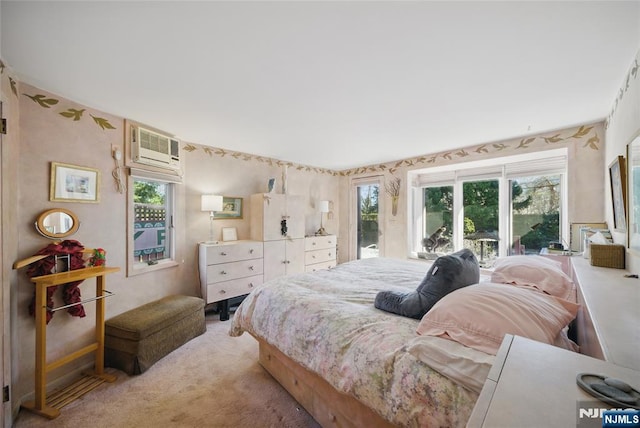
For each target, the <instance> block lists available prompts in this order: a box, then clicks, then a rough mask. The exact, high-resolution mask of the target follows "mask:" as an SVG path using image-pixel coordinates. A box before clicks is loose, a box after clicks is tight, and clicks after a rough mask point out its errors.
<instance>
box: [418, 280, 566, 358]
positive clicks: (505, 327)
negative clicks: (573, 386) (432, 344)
mask: <svg viewBox="0 0 640 428" xmlns="http://www.w3.org/2000/svg"><path fill="white" fill-rule="evenodd" d="M577 312H578V305H576V304H574V303H571V302H567V301H564V300H561V299H557V298H555V297H553V296H549V295H547V294H544V293H542V292H540V291H537V290H535V289H532V288H530V287H519V286H515V287H505V286H504V285H501V284H493V283H490V282H483V283H479V284H476V285H470V286H468V287H464V288H460V289H458V290H456V291H454V292H452V293H449V294H447V295H446V296H445V297H443V298H442V299H440V301H438V302H437V303H436V304H435V305H434V306H433V308H431V310H430V311H429V312H427V313H426V315H425V316H424V317H423V318H422V320H421V321H420V323H419V324H418V328H417V332H418V334H421V335H428V336H441V337H446V338H448V339H451V340H454V341H456V342H458V343H461V344H463V345H465V346H468V347H470V348H474V349H477V350H478V351H483V352H486V353H488V354H491V355H495V354H496V352H498V348H499V347H500V344H501V343H502V339H503V338H504V335H505V334H507V333H509V334H513V335H518V336H523V337H527V338H529V339H533V340H537V341H539V342H543V343H548V344H551V345H552V344H553V343H554V342H555V340H556V337H557V336H558V334H559V333H560V331H561V330H562V329H563V328H564V327H565V326H566V325H567V324H569V322H571V320H573V319H574V318H575V316H576V313H577Z"/></svg>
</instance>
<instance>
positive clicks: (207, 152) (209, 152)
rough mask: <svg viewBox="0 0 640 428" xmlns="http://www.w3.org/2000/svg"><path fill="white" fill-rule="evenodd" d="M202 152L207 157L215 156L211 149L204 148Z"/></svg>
mask: <svg viewBox="0 0 640 428" xmlns="http://www.w3.org/2000/svg"><path fill="white" fill-rule="evenodd" d="M203 150H204V152H205V153H206V154H208V155H209V156H213V155H215V151H214V150H213V149H212V148H210V147H205V148H204V149H203Z"/></svg>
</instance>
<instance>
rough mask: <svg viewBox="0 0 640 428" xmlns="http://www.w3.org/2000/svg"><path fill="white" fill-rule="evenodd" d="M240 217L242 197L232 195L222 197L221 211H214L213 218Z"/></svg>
mask: <svg viewBox="0 0 640 428" xmlns="http://www.w3.org/2000/svg"><path fill="white" fill-rule="evenodd" d="M241 218H242V198H236V197H234V196H223V197H222V211H215V216H214V217H213V219H214V220H223V219H226V220H229V219H232V220H235V219H241Z"/></svg>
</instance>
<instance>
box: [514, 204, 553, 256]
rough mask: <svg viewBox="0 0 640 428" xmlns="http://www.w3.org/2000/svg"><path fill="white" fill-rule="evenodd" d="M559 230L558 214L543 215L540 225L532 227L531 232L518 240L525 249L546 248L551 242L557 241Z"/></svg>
mask: <svg viewBox="0 0 640 428" xmlns="http://www.w3.org/2000/svg"><path fill="white" fill-rule="evenodd" d="M559 230H560V214H559V213H558V212H555V213H550V214H543V215H542V223H538V225H537V226H533V227H532V230H531V231H530V232H528V233H527V234H525V235H523V236H522V237H521V238H520V242H521V243H522V245H524V246H525V248H528V249H540V248H546V247H547V246H548V245H549V242H551V241H557V240H558V236H559V233H558V231H559Z"/></svg>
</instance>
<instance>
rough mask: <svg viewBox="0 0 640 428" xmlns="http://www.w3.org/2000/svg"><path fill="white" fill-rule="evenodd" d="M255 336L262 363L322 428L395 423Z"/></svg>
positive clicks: (375, 425) (390, 425)
mask: <svg viewBox="0 0 640 428" xmlns="http://www.w3.org/2000/svg"><path fill="white" fill-rule="evenodd" d="M254 337H255V336H254ZM255 339H256V340H257V341H258V343H259V345H260V357H259V362H260V365H261V366H262V367H264V369H265V370H266V371H267V372H269V374H271V376H273V377H274V378H275V379H276V381H278V383H279V384H280V385H282V387H283V388H284V389H286V390H287V391H288V392H289V394H291V396H292V397H293V398H295V399H296V401H297V402H298V403H299V404H300V405H301V406H302V407H304V408H305V410H306V411H307V412H309V414H310V415H311V416H313V418H314V419H315V420H316V422H318V423H319V424H320V425H322V426H323V427H325V428H326V427H334V426H335V427H353V428H360V427H381V428H382V427H393V426H395V425H393V424H392V423H391V422H389V421H387V420H386V419H384V418H382V416H380V415H379V414H378V413H377V412H376V411H375V410H372V409H371V408H369V407H367V406H365V405H364V404H362V403H361V402H360V401H358V400H357V399H355V398H353V397H351V396H349V395H347V394H344V393H342V392H340V391H338V390H337V389H335V388H334V387H333V386H331V385H330V384H329V383H328V382H327V381H326V380H324V379H322V378H321V377H320V376H318V375H317V374H315V373H313V372H311V371H309V370H307V369H305V368H304V367H302V366H301V365H300V364H298V363H296V362H294V361H293V360H292V359H290V358H289V357H287V356H286V355H284V354H283V353H282V352H280V351H279V350H278V349H277V348H275V347H274V346H272V345H270V344H268V343H267V342H265V341H264V340H262V339H260V338H258V337H255Z"/></svg>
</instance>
